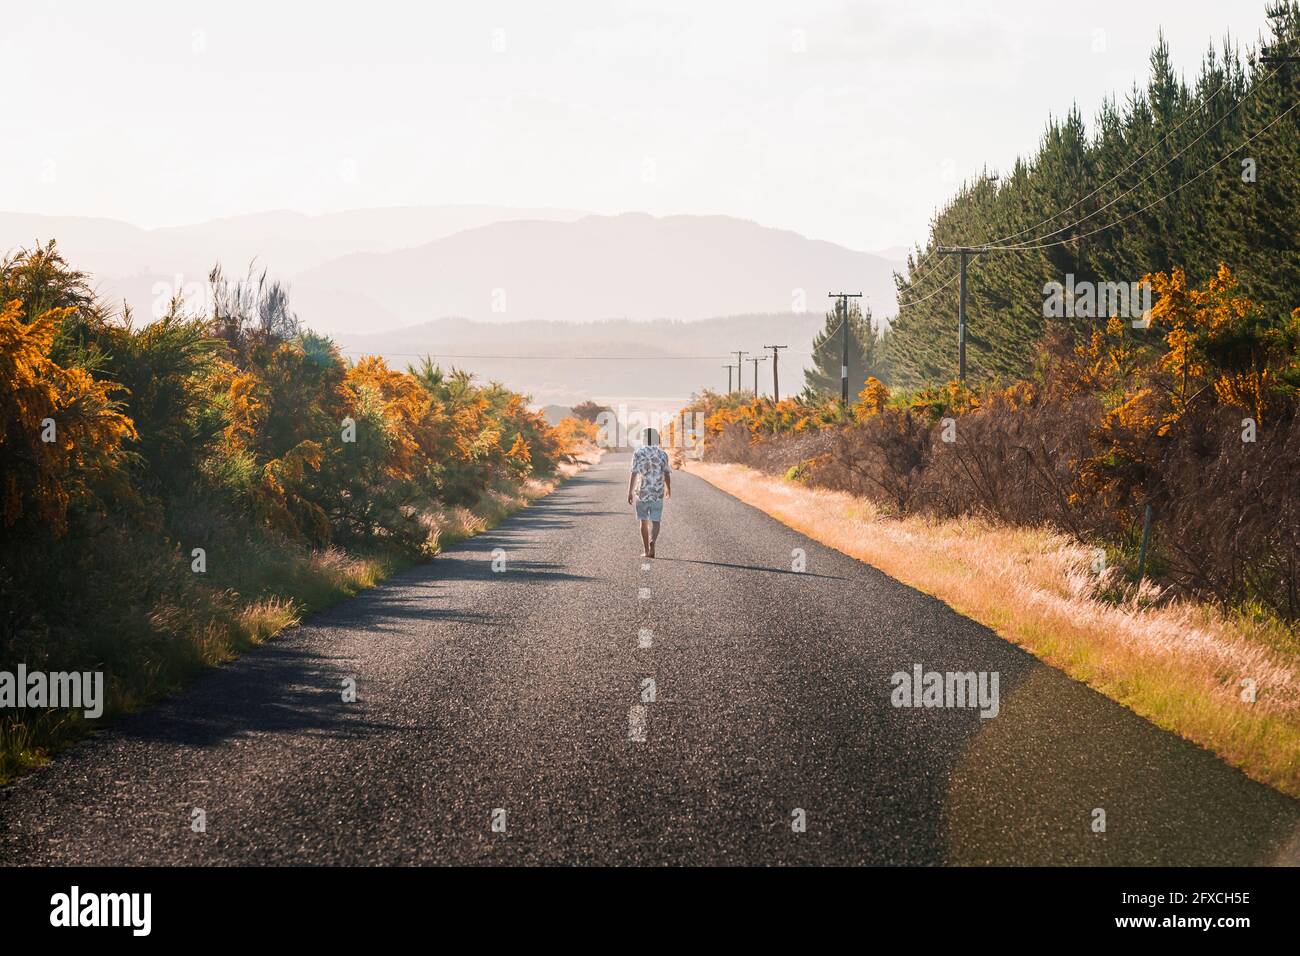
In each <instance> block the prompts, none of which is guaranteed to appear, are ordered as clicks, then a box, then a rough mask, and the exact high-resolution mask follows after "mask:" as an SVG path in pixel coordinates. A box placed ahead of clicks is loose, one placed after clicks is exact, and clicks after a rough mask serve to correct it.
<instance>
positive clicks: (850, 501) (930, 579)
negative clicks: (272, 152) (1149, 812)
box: [687, 462, 1300, 796]
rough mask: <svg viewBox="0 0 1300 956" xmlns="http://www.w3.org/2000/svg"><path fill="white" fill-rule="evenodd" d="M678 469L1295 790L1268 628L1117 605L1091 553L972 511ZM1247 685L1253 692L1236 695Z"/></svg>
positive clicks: (1295, 688)
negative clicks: (952, 514)
mask: <svg viewBox="0 0 1300 956" xmlns="http://www.w3.org/2000/svg"><path fill="white" fill-rule="evenodd" d="M687 470H688V471H689V472H690V473H692V474H695V475H698V476H699V477H701V478H703V479H705V480H706V481H708V482H710V483H711V484H713V485H715V486H717V487H718V488H720V489H722V490H723V491H726V492H728V493H729V494H732V495H734V496H735V497H737V498H739V499H740V500H741V501H744V502H745V503H747V504H750V505H752V506H754V507H756V508H759V509H760V510H762V511H764V512H766V513H768V514H770V515H772V516H773V517H774V518H776V519H778V520H779V521H781V522H782V523H784V524H786V525H788V526H790V527H791V528H794V529H795V530H796V531H799V532H801V533H803V534H806V535H808V536H809V537H811V538H813V539H815V540H817V541H820V542H821V543H823V544H826V545H829V546H830V547H833V548H835V549H836V550H838V551H841V552H843V553H845V554H847V555H850V556H851V557H854V558H857V559H859V560H861V561H865V562H867V563H869V564H871V565H874V566H875V567H877V568H879V569H880V570H882V571H884V572H885V573H886V574H888V575H890V576H891V577H893V578H896V579H897V580H899V581H902V582H903V583H904V584H907V585H910V586H912V587H914V588H917V589H918V590H921V591H924V592H926V593H927V594H931V595H933V596H934V597H937V598H939V599H940V600H942V601H944V602H945V603H947V604H949V605H950V606H951V607H953V608H954V609H955V610H956V611H958V612H959V613H961V614H964V615H966V616H967V617H970V618H972V619H974V620H976V621H979V622H980V623H982V624H984V625H986V626H987V627H990V628H991V629H993V630H994V631H996V632H997V633H998V634H999V635H1001V636H1002V637H1004V638H1006V639H1008V640H1011V641H1013V642H1014V643H1016V644H1018V645H1020V646H1021V647H1023V648H1025V649H1026V650H1027V651H1029V652H1031V653H1032V654H1034V655H1035V656H1037V657H1039V658H1040V659H1042V660H1043V661H1045V662H1047V663H1048V664H1051V665H1052V666H1054V667H1057V668H1059V669H1061V670H1063V671H1065V672H1066V673H1067V674H1069V675H1070V676H1072V677H1074V678H1076V679H1078V680H1081V681H1084V682H1085V683H1087V684H1089V685H1090V686H1092V687H1093V688H1095V689H1096V690H1098V691H1100V692H1101V693H1103V694H1105V695H1106V696H1108V697H1110V698H1112V699H1114V700H1116V701H1119V702H1120V703H1122V704H1124V705H1125V706H1127V707H1130V708H1131V709H1132V710H1134V711H1135V712H1136V713H1138V714H1141V715H1142V716H1143V717H1146V718H1147V719H1148V720H1150V721H1152V722H1153V723H1155V724H1156V725H1158V726H1160V727H1163V728H1165V729H1166V730H1170V731H1173V732H1174V733H1177V734H1179V735H1180V736H1183V737H1185V738H1187V739H1188V740H1192V741H1194V742H1196V743H1198V744H1200V745H1202V746H1204V747H1206V748H1208V749H1209V750H1212V751H1213V752H1215V753H1217V754H1218V755H1219V756H1220V757H1222V758H1223V759H1224V760H1226V761H1228V762H1229V763H1231V764H1233V765H1234V766H1237V767H1239V768H1241V769H1242V770H1243V771H1244V772H1245V773H1246V774H1248V775H1249V776H1251V777H1253V778H1255V779H1256V780H1260V781H1262V782H1264V783H1267V784H1270V785H1271V786H1274V787H1276V788H1277V789H1279V790H1281V791H1283V792H1284V793H1288V794H1291V795H1292V796H1300V651H1298V647H1297V642H1296V636H1295V635H1294V634H1293V633H1290V632H1288V631H1287V630H1286V629H1285V628H1284V627H1283V626H1282V625H1280V624H1277V623H1265V622H1258V621H1252V620H1248V619H1245V618H1234V617H1231V616H1229V615H1227V614H1225V613H1223V612H1221V611H1219V610H1217V609H1215V608H1213V607H1210V606H1207V605H1201V604H1195V603H1192V602H1188V601H1173V602H1168V603H1159V604H1153V603H1152V602H1151V600H1150V599H1151V598H1152V597H1154V595H1153V594H1151V593H1150V586H1149V585H1147V586H1145V588H1144V591H1143V593H1137V594H1129V595H1128V596H1127V598H1126V599H1125V600H1123V601H1120V602H1118V603H1117V602H1115V601H1113V600H1111V599H1109V598H1108V597H1106V595H1108V594H1113V593H1114V591H1115V587H1116V580H1115V573H1114V572H1113V571H1103V572H1102V573H1101V574H1096V573H1094V572H1093V570H1092V563H1093V556H1094V554H1095V553H1096V549H1095V548H1092V547H1089V546H1086V545H1083V544H1080V543H1079V542H1077V541H1075V540H1072V539H1071V538H1069V537H1068V536H1065V535H1063V534H1060V533H1059V532H1055V531H1052V530H1048V529H1035V528H1020V527H1007V526H999V525H996V524H993V523H990V522H988V521H986V520H982V519H978V518H971V517H966V518H955V519H934V518H928V517H922V516H914V517H904V518H896V517H888V516H885V515H883V514H881V512H880V511H879V509H877V508H876V507H875V506H874V505H873V504H872V503H871V502H870V501H868V500H866V499H864V498H859V497H855V496H853V495H849V494H845V493H842V492H832V491H823V490H818V489H811V488H808V487H805V486H803V485H798V484H794V483H792V482H789V481H784V480H782V479H780V478H773V477H770V476H768V475H765V474H762V473H760V472H757V471H754V470H753V469H751V468H747V467H745V466H743V465H726V464H710V463H703V462H701V463H695V462H692V463H690V464H689V465H688V467H687ZM1248 678H1249V679H1253V680H1254V681H1255V686H1256V699H1255V701H1254V702H1253V703H1249V702H1247V701H1245V700H1243V699H1242V692H1243V686H1242V683H1241V682H1242V681H1243V680H1246V679H1248Z"/></svg>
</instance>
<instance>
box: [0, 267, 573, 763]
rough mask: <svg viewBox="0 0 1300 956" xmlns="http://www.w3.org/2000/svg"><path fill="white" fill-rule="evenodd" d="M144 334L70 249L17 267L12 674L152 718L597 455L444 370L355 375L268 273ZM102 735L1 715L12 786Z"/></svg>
mask: <svg viewBox="0 0 1300 956" xmlns="http://www.w3.org/2000/svg"><path fill="white" fill-rule="evenodd" d="M211 302H212V306H211V310H210V312H209V313H208V314H204V315H190V314H186V312H185V306H184V304H183V303H182V302H181V301H180V300H174V301H173V302H172V303H171V304H170V307H169V308H168V309H167V310H166V313H165V314H164V315H163V316H162V317H161V318H159V319H157V320H156V321H152V322H149V323H137V322H135V321H134V319H133V317H132V316H131V315H130V314H129V313H126V312H115V311H114V310H112V309H110V308H108V307H106V306H105V305H104V304H103V303H101V302H99V301H97V299H96V297H95V296H94V294H93V293H92V291H91V280H90V277H88V276H86V275H83V274H81V273H79V272H77V271H76V270H75V269H74V268H72V267H71V266H69V265H68V264H67V263H66V262H65V261H64V260H63V259H62V257H61V256H60V255H59V252H58V250H57V248H56V247H55V246H54V244H53V243H51V244H49V245H47V246H42V247H37V248H34V249H31V250H25V251H22V252H19V253H17V254H15V255H13V256H11V257H10V258H8V259H6V260H5V261H4V262H3V263H0V462H3V468H2V470H0V670H6V671H10V672H12V671H13V670H14V669H15V667H16V665H17V664H18V663H23V664H25V665H26V667H27V669H28V670H29V671H34V670H43V671H103V672H104V674H105V681H106V684H107V695H106V696H107V703H106V710H105V714H106V717H107V716H111V715H112V714H115V713H121V712H124V711H129V710H132V709H134V708H136V707H139V706H140V705H142V704H143V703H145V702H146V701H149V700H151V699H154V698H156V697H158V696H159V695H162V694H165V693H167V692H169V691H171V690H173V689H174V688H176V687H177V686H179V685H180V684H181V683H183V682H184V681H185V680H186V679H188V678H189V677H191V676H193V675H194V674H195V673H197V672H198V671H199V670H201V669H202V668H204V667H207V666H210V665H212V664H215V663H219V662H221V661H224V660H228V659H230V658H231V657H232V656H233V655H235V654H237V653H238V652H239V651H240V650H242V649H245V648H247V647H249V646H251V645H254V644H256V643H258V642H259V641H262V640H264V639H266V638H267V637H269V636H270V635H272V634H274V633H276V632H277V631H279V630H280V629H282V628H283V627H285V626H288V625H290V624H293V623H295V622H296V621H298V620H299V619H300V618H301V617H302V616H303V615H304V614H307V613H310V612H311V611H314V610H317V609H319V608H321V607H324V606H326V605H328V604H329V603H331V602H333V601H336V600H338V599H340V598H342V597H346V596H349V595H351V594H354V593H356V592H357V591H358V590H359V589H361V588H365V587H369V586H372V585H374V584H375V583H376V582H378V581H379V580H381V579H382V578H383V577H385V576H386V575H387V574H389V573H390V572H391V571H392V570H393V569H394V568H396V567H399V566H402V565H404V564H408V563H410V562H414V561H418V560H421V559H423V558H427V557H428V556H430V555H432V554H434V553H436V552H437V551H438V550H439V549H440V548H443V547H446V546H447V545H448V544H450V543H452V542H454V541H456V540H459V539H461V538H464V537H466V536H469V535H472V534H474V533H477V532H478V531H480V530H482V529H483V528H485V527H487V526H489V525H490V524H492V523H493V522H495V521H497V520H499V519H500V518H501V517H502V516H504V515H505V514H508V513H509V512H511V511H513V510H515V509H517V508H519V507H522V506H523V505H525V504H526V503H527V502H528V501H529V500H531V499H533V498H535V497H537V496H539V495H541V494H544V493H545V492H546V491H547V490H549V488H550V487H552V486H553V484H554V482H555V481H556V480H557V479H558V478H560V477H562V474H563V473H564V471H565V470H566V468H567V469H571V468H572V467H573V465H572V463H573V462H574V461H575V456H576V455H577V453H578V452H579V451H580V450H581V449H583V448H585V447H587V446H588V445H589V444H590V442H591V441H592V439H594V426H593V425H591V423H589V422H584V421H580V420H566V421H564V422H561V423H560V424H559V425H558V426H557V427H554V428H553V427H550V426H548V425H547V423H546V422H545V420H544V419H543V418H542V417H541V416H540V415H539V414H538V413H535V412H533V411H531V410H530V409H529V408H528V405H527V397H526V396H523V395H519V394H517V393H515V392H512V391H510V390H509V389H507V388H505V387H503V386H501V385H498V384H495V383H492V384H488V385H479V384H477V383H475V382H474V381H473V380H472V379H471V377H470V376H469V375H468V374H466V373H463V372H459V371H455V370H451V371H444V370H443V369H441V368H439V367H437V366H436V365H433V364H432V363H431V362H429V361H427V360H426V361H424V362H422V363H421V364H419V365H418V366H415V367H411V368H408V369H406V370H404V371H399V370H397V369H392V368H389V367H388V366H387V364H386V363H385V362H384V360H383V359H381V358H377V357H373V356H368V357H364V358H361V359H358V360H357V361H355V362H349V361H347V360H345V359H344V357H343V356H342V354H341V353H340V352H339V350H338V348H337V347H336V346H335V344H334V343H333V342H331V341H330V340H329V339H328V338H325V337H322V336H319V335H316V334H314V333H312V332H311V331H310V330H309V329H307V328H306V327H304V326H303V325H302V324H301V323H300V322H299V320H298V318H297V316H296V315H294V314H293V312H292V311H291V309H290V306H289V299H288V295H287V292H286V290H285V289H284V288H283V287H281V286H280V285H279V284H277V283H275V282H268V281H267V280H266V277H265V275H264V274H263V275H261V276H257V275H252V274H250V276H249V277H248V278H246V279H241V280H236V281H231V280H229V279H228V278H227V277H225V276H224V275H223V274H222V273H221V271H220V270H219V269H217V270H214V272H213V274H212V276H211ZM92 723H93V724H95V725H99V724H102V723H103V719H101V720H98V721H87V720H84V719H83V718H82V717H81V716H80V713H79V712H76V713H69V712H68V711H54V710H41V711H30V710H16V711H8V712H5V713H2V714H0V782H2V781H4V780H7V779H9V778H11V777H12V776H13V775H14V774H16V773H19V772H21V771H23V770H24V769H27V768H30V767H32V766H35V765H38V764H40V763H41V762H43V761H44V760H45V759H47V758H48V756H49V754H50V753H51V752H52V751H53V750H55V749H57V748H58V747H60V746H63V745H65V744H67V743H68V742H70V741H72V740H75V739H76V738H77V737H79V736H81V735H83V734H84V733H86V732H87V731H89V730H91V729H93V728H92V727H90V726H88V725H90V724H92Z"/></svg>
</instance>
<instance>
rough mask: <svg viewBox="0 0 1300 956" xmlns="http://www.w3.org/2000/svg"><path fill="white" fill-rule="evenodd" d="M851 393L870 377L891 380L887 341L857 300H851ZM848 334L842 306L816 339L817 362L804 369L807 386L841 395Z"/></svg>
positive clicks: (829, 315) (815, 358)
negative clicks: (887, 362) (844, 331)
mask: <svg viewBox="0 0 1300 956" xmlns="http://www.w3.org/2000/svg"><path fill="white" fill-rule="evenodd" d="M849 303H850V305H849V317H848V321H849V396H850V398H852V396H855V395H857V394H858V391H859V390H860V389H861V388H862V386H863V384H864V383H865V382H866V380H867V379H868V378H869V377H872V376H874V377H875V378H878V379H880V380H881V381H882V382H887V381H888V380H889V378H888V376H889V370H888V368H887V364H886V361H885V344H884V340H883V339H882V338H881V336H880V335H879V334H878V332H877V330H876V326H875V323H874V322H873V321H872V318H871V310H870V309H867V310H866V313H865V314H864V313H863V311H862V309H861V308H860V307H859V306H858V304H857V302H856V301H855V300H853V299H850V300H849ZM843 353H844V333H843V331H842V330H841V328H840V306H839V304H838V303H837V304H836V307H835V308H834V309H833V310H831V311H830V312H827V313H826V325H825V326H824V327H823V328H822V330H821V331H820V332H818V333H817V337H816V338H815V339H813V365H814V367H813V368H811V369H807V370H805V371H804V382H805V385H806V387H807V388H808V389H809V390H810V391H812V392H815V393H817V394H819V395H824V396H838V395H839V394H840V367H841V364H842V363H843V358H844V355H843Z"/></svg>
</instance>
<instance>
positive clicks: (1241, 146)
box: [973, 100, 1300, 252]
mask: <svg viewBox="0 0 1300 956" xmlns="http://www.w3.org/2000/svg"><path fill="white" fill-rule="evenodd" d="M1297 106H1300V100H1297V101H1296V102H1295V103H1292V104H1291V105H1290V106H1289V107H1287V108H1286V110H1285V111H1283V112H1282V113H1281V114H1280V115H1278V116H1277V117H1275V118H1274V119H1273V121H1272V122H1271V123H1269V124H1268V125H1267V126H1265V127H1264V128H1263V129H1259V130H1256V131H1255V133H1254V134H1252V135H1251V136H1248V137H1247V138H1246V139H1245V140H1243V141H1242V142H1241V143H1239V144H1238V145H1237V146H1234V147H1233V148H1232V149H1230V150H1228V151H1227V152H1226V153H1224V154H1223V155H1222V156H1220V157H1219V158H1218V159H1217V160H1215V161H1214V162H1213V163H1212V164H1210V165H1209V166H1207V167H1205V168H1204V169H1202V170H1201V171H1200V172H1199V173H1197V174H1196V175H1195V176H1193V177H1192V178H1191V179H1188V180H1186V181H1185V182H1183V183H1181V184H1180V185H1179V186H1177V187H1176V188H1174V189H1171V190H1170V191H1169V192H1167V193H1165V194H1164V195H1163V196H1161V197H1160V198H1159V199H1157V200H1155V201H1154V202H1151V203H1148V204H1147V205H1145V206H1143V207H1142V208H1141V209H1135V210H1133V211H1132V212H1131V213H1129V214H1128V215H1126V216H1122V217H1121V218H1119V219H1116V220H1115V221H1114V222H1110V223H1107V224H1106V225H1104V226H1101V227H1100V228H1098V229H1093V230H1092V231H1091V232H1085V233H1080V234H1079V235H1077V236H1070V237H1069V238H1066V239H1058V240H1056V241H1055V242H1045V243H1041V244H1037V245H1035V244H1024V245H1021V244H1015V245H1005V246H975V247H973V248H974V249H975V250H976V251H979V252H997V251H1000V250H1004V249H1007V250H1014V251H1032V250H1036V249H1050V248H1052V247H1053V246H1063V245H1066V244H1068V243H1071V242H1078V241H1079V240H1080V239H1087V238H1088V237H1089V236H1095V235H1097V234H1098V233H1101V232H1105V231H1106V230H1107V229H1110V228H1112V227H1114V226H1118V225H1119V224H1120V223H1122V222H1127V221H1128V220H1130V219H1132V218H1133V217H1134V216H1136V215H1139V214H1141V213H1144V212H1146V211H1147V210H1148V209H1151V208H1152V207H1154V206H1158V205H1160V204H1161V203H1162V202H1164V201H1165V200H1166V199H1169V198H1171V197H1172V196H1174V195H1176V194H1178V193H1179V192H1181V191H1182V190H1183V189H1185V188H1186V187H1188V186H1190V185H1191V184H1192V183H1194V182H1196V181H1197V180H1198V179H1200V178H1201V177H1202V176H1204V175H1205V174H1206V173H1208V172H1210V171H1211V170H1213V169H1216V168H1217V167H1218V166H1219V164H1220V163H1222V162H1223V161H1224V160H1225V159H1228V158H1229V157H1230V156H1232V155H1233V154H1234V153H1236V152H1237V151H1238V150H1240V149H1244V148H1245V147H1246V146H1249V145H1250V144H1251V143H1253V142H1254V141H1255V139H1256V138H1257V137H1259V136H1262V135H1263V134H1264V133H1267V132H1268V131H1269V130H1270V129H1272V128H1273V127H1274V126H1276V125H1277V124H1278V123H1279V122H1281V121H1282V120H1284V119H1285V118H1286V117H1287V115H1288V114H1289V113H1290V112H1291V111H1292V110H1294V109H1295V108H1296V107H1297ZM1080 221H1082V220H1080ZM1066 228H1070V227H1068V226H1067V227H1066ZM1058 231H1059V230H1058ZM1040 238H1042V237H1040Z"/></svg>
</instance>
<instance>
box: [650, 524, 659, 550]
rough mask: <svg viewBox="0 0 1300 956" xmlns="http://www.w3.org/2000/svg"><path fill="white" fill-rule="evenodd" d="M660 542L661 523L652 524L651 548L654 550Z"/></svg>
mask: <svg viewBox="0 0 1300 956" xmlns="http://www.w3.org/2000/svg"><path fill="white" fill-rule="evenodd" d="M658 540H659V522H658V521H652V522H650V547H651V548H652V549H653V548H654V546H655V542H656V541H658Z"/></svg>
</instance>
